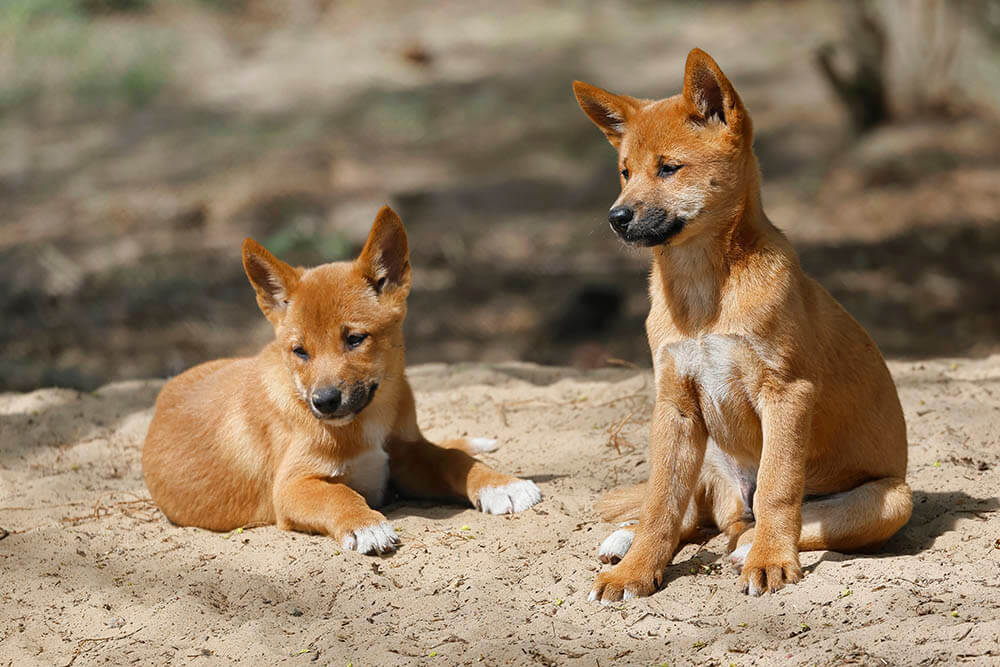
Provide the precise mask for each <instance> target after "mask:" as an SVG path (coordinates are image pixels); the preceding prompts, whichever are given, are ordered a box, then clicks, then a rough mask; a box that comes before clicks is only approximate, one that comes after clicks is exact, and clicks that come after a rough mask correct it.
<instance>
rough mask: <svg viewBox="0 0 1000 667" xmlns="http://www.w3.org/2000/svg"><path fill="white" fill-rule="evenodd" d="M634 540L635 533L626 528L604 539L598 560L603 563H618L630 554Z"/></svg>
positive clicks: (598, 549) (598, 552)
mask: <svg viewBox="0 0 1000 667" xmlns="http://www.w3.org/2000/svg"><path fill="white" fill-rule="evenodd" d="M634 539H635V531H631V530H628V529H625V528H621V529H619V530H616V531H615V532H613V533H611V534H610V535H608V536H607V537H606V538H604V541H603V542H601V546H599V547H597V558H598V560H600V561H601V562H602V563H617V562H618V561H620V560H621V559H622V558H624V557H625V554H627V553H628V550H629V547H631V546H632V540H634Z"/></svg>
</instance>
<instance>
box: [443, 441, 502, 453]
mask: <svg viewBox="0 0 1000 667" xmlns="http://www.w3.org/2000/svg"><path fill="white" fill-rule="evenodd" d="M438 447H444V448H445V449H460V450H462V451H463V452H465V453H466V454H471V455H472V456H475V455H476V454H485V453H486V452H494V451H496V450H497V449H499V448H500V445H499V444H497V441H496V440H494V439H493V438H458V439H457V440H449V441H447V442H442V443H441V444H440V445H438Z"/></svg>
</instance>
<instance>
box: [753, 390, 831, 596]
mask: <svg viewBox="0 0 1000 667" xmlns="http://www.w3.org/2000/svg"><path fill="white" fill-rule="evenodd" d="M813 400H814V389H813V385H812V384H811V383H809V382H806V381H801V380H800V381H796V382H792V383H789V384H786V385H784V386H782V387H779V388H776V389H770V390H763V391H762V392H761V402H762V411H761V427H762V429H763V436H764V447H763V451H762V452H761V457H760V469H759V471H758V473H757V493H756V494H755V495H754V503H753V507H754V514H755V515H756V518H757V523H756V526H755V527H754V530H753V532H752V533H751V534H752V536H753V543H752V546H751V547H750V550H749V553H747V554H746V561H745V563H744V564H743V573H742V574H741V575H740V582H741V583H742V585H743V592H745V593H749V594H750V595H760V594H761V593H763V592H764V591H770V592H774V591H776V590H778V589H779V588H781V587H783V586H784V585H785V584H786V583H791V584H794V583H798V582H799V580H800V579H802V568H801V567H800V565H799V535H800V533H801V532H802V494H803V490H804V487H805V462H806V451H808V445H809V437H810V431H811V428H812V418H813ZM740 542H741V547H742V546H745V544H746V541H745V537H744V538H743V539H741V540H740Z"/></svg>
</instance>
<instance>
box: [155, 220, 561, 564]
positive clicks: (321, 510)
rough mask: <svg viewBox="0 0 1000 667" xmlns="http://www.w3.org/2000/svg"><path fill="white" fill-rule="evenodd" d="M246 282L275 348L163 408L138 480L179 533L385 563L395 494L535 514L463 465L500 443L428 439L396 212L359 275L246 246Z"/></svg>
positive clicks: (487, 472)
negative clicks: (408, 364) (283, 540)
mask: <svg viewBox="0 0 1000 667" xmlns="http://www.w3.org/2000/svg"><path fill="white" fill-rule="evenodd" d="M243 266H244V268H245V269H246V273H247V276H248V277H249V278H250V283H251V284H252V285H253V288H254V290H256V292H257V303H258V304H259V305H260V309H261V310H262V311H263V312H264V315H265V316H266V317H267V319H268V320H270V322H271V324H273V325H274V330H275V340H274V342H272V343H270V344H269V345H268V346H267V347H265V348H264V349H263V350H262V351H261V352H260V354H258V355H257V356H256V357H252V358H246V359H219V360H217V361H210V362H208V363H204V364H201V365H200V366H196V367H195V368H192V369H191V370H189V371H187V372H185V373H183V374H181V375H179V376H177V377H176V378H174V379H172V380H170V381H169V382H167V384H166V385H165V386H164V387H163V391H161V392H160V395H159V398H157V401H156V410H155V413H154V415H153V421H152V423H151V424H150V427H149V433H148V435H147V436H146V444H145V447H144V449H143V452H142V467H143V474H144V475H145V478H146V485H147V486H148V487H149V491H150V493H151V494H152V496H153V500H154V501H156V504H157V505H159V506H160V508H161V509H162V510H163V513H164V514H166V515H167V517H168V518H170V520H171V521H173V522H174V523H177V524H180V525H183V526H199V527H202V528H208V529H210V530H218V531H224V530H231V529H234V528H237V527H239V526H245V525H248V524H253V523H277V524H278V527H279V528H282V529H285V530H299V531H304V532H310V533H322V534H325V535H330V536H332V537H334V538H336V539H337V540H338V541H339V542H340V543H341V545H342V546H343V547H344V548H345V549H356V550H357V551H359V552H362V553H385V552H389V551H392V550H394V549H395V548H396V544H397V542H398V539H397V537H396V533H395V531H394V530H393V528H392V526H391V525H390V524H389V523H388V522H387V521H386V518H385V517H384V516H383V515H382V514H380V513H379V512H377V511H375V510H374V509H372V507H378V506H379V505H380V504H381V503H382V502H383V501H384V499H385V498H386V495H387V487H388V483H389V482H390V481H391V482H392V483H393V485H394V486H395V487H396V488H397V489H398V491H399V492H400V493H401V494H403V495H405V496H409V497H412V498H455V499H458V498H461V499H464V500H466V501H468V502H471V503H472V504H473V505H475V506H477V507H479V509H481V510H482V511H484V512H489V513H491V514H506V513H511V512H519V511H521V510H524V509H527V508H528V507H531V506H532V505H534V504H535V503H537V502H538V501H539V500H540V499H541V493H540V492H539V490H538V488H537V487H536V486H535V484H534V483H533V482H530V481H525V480H519V479H517V478H516V477H512V476H510V475H505V474H503V473H499V472H496V471H495V470H492V469H491V468H489V467H488V466H486V465H484V464H483V463H480V462H479V461H477V460H476V459H474V458H473V457H472V456H470V454H469V452H477V451H489V450H490V449H491V448H492V447H493V445H494V444H495V443H494V441H492V440H486V439H479V438H475V439H470V440H455V441H452V442H449V443H446V444H444V445H440V446H439V445H434V444H432V443H430V442H428V441H427V440H425V439H424V437H423V436H422V435H421V434H420V429H419V428H417V421H416V413H415V410H414V402H413V392H412V391H411V390H410V385H409V383H408V382H407V380H406V376H405V374H404V364H405V362H404V350H403V318H404V317H405V315H406V297H407V295H408V294H409V291H410V260H409V250H408V247H407V242H406V232H405V231H404V229H403V223H402V222H401V221H400V219H399V217H398V216H397V215H396V213H395V212H393V211H392V210H391V209H390V208H388V207H384V208H383V209H382V210H381V211H379V213H378V216H377V217H376V219H375V224H374V225H373V226H372V230H371V233H370V234H369V236H368V241H367V243H366V244H365V247H364V250H362V252H361V255H360V257H358V259H357V260H356V261H354V262H337V263H332V264H324V265H322V266H318V267H316V268H312V269H306V270H304V269H295V268H292V267H291V266H289V265H287V264H285V263H284V262H281V261H279V260H278V259H276V258H275V257H274V256H273V255H271V253H269V252H268V251H267V250H265V249H264V248H263V247H262V246H260V245H259V244H258V243H256V242H255V241H253V240H252V239H247V240H246V241H244V243H243Z"/></svg>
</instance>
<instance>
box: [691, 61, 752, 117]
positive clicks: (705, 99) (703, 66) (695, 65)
mask: <svg viewBox="0 0 1000 667" xmlns="http://www.w3.org/2000/svg"><path fill="white" fill-rule="evenodd" d="M683 95H684V99H686V100H687V101H688V102H690V103H691V105H692V106H693V107H694V109H695V111H696V113H697V116H698V117H699V118H700V119H701V120H702V121H704V122H711V121H712V120H713V119H718V120H719V121H720V122H722V123H723V124H725V125H727V126H729V128H730V129H731V130H732V131H733V132H736V133H742V132H743V130H744V129H749V123H747V122H746V121H747V112H746V109H745V108H744V107H743V101H742V100H741V99H740V96H739V95H738V94H737V93H736V89H735V88H733V84H732V83H730V82H729V79H727V78H726V75H725V74H723V73H722V70H721V69H719V66H718V64H716V62H715V61H714V60H712V56H710V55H708V54H707V53H705V52H704V51H702V50H701V49H691V53H689V54H688V57H687V63H686V64H685V65H684V92H683Z"/></svg>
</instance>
